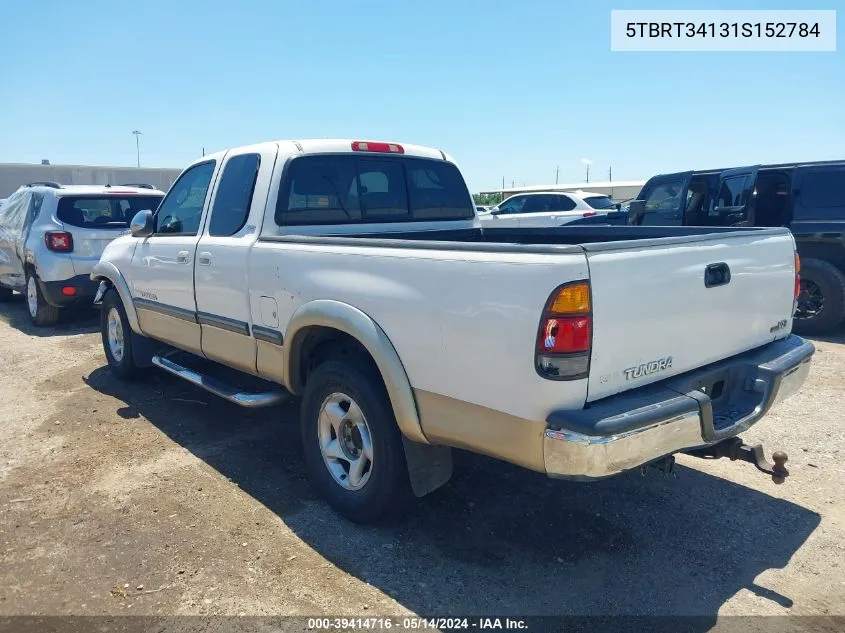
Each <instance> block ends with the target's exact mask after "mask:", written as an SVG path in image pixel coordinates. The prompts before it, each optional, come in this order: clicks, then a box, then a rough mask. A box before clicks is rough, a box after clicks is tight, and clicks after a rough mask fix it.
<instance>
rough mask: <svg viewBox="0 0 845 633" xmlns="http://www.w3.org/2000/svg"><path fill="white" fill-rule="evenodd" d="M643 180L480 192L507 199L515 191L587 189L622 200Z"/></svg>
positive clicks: (638, 190) (635, 189) (630, 194)
mask: <svg viewBox="0 0 845 633" xmlns="http://www.w3.org/2000/svg"><path fill="white" fill-rule="evenodd" d="M645 182H646V181H645V180H618V181H617V180H613V181H604V182H579V183H574V184H565V185H529V186H527V187H510V188H505V189H490V190H487V191H482V192H481V193H484V194H500V195H502V197H503V199H507V198H510V197H511V196H513V195H515V194H517V193H528V192H534V191H589V192H591V193H602V194H604V195H606V196H610V198H611V199H612V200H613V201H614V202H623V201H625V200H631V199H632V198H636V197H637V194H639V193H640V189H642V188H643V185H644V184H645Z"/></svg>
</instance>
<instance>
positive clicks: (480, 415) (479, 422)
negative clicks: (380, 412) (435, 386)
mask: <svg viewBox="0 0 845 633" xmlns="http://www.w3.org/2000/svg"><path fill="white" fill-rule="evenodd" d="M414 396H415V397H416V401H417V408H418V409H419V414H420V424H421V426H422V430H423V433H425V436H426V437H427V438H428V440H429V441H430V442H432V443H436V444H445V445H447V446H454V447H455V448H465V449H468V450H471V451H473V452H476V453H482V454H484V455H490V456H491V457H496V458H498V459H503V460H505V461H508V462H511V463H513V464H516V465H518V466H522V467H524V468H529V469H531V470H536V471H538V472H545V462H544V456H543V437H544V433H545V431H546V423H545V422H544V421H536V420H526V419H524V418H519V417H516V416H513V415H508V414H507V413H502V412H501V411H495V410H493V409H488V408H487V407H482V406H480V405H477V404H471V403H468V402H463V401H461V400H456V399H455V398H450V397H448V396H443V395H440V394H436V393H432V392H430V391H422V390H416V391H415V392H414Z"/></svg>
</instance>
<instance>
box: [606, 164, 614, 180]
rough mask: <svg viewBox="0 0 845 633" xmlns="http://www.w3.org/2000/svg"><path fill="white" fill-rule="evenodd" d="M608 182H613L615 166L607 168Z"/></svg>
mask: <svg viewBox="0 0 845 633" xmlns="http://www.w3.org/2000/svg"><path fill="white" fill-rule="evenodd" d="M607 182H613V167H608V168H607Z"/></svg>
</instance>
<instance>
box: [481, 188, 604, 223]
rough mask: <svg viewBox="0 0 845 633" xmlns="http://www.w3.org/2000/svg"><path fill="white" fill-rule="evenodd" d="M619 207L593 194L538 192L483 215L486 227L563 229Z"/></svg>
mask: <svg viewBox="0 0 845 633" xmlns="http://www.w3.org/2000/svg"><path fill="white" fill-rule="evenodd" d="M617 208H618V207H617V205H616V204H615V203H614V202H613V200H611V199H610V198H609V197H608V196H606V195H604V194H602V193H591V192H589V191H567V192H561V191H538V192H532V193H521V194H517V195H515V196H511V197H510V198H508V199H507V200H505V201H504V202H502V203H501V204H499V205H498V206H495V207H493V208H492V209H491V210H490V211H489V212H488V213H482V214H480V215H479V219H480V220H481V222H482V224H483V226H487V227H490V228H494V227H503V228H504V227H515V226H521V227H531V226H533V227H543V226H560V225H561V224H566V223H568V222H572V221H573V220H577V219H579V218H585V217H590V216H594V215H599V214H606V213H608V212H609V211H615V210H616V209H617Z"/></svg>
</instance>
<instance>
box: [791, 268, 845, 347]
mask: <svg viewBox="0 0 845 633" xmlns="http://www.w3.org/2000/svg"><path fill="white" fill-rule="evenodd" d="M800 275H801V295H800V296H799V297H798V309H797V310H796V313H795V320H794V321H793V325H792V329H793V331H795V332H796V333H798V334H827V333H829V332H831V331H832V330H833V329H834V328H836V327H837V326H839V325H840V324H841V323H842V322H843V320H845V274H842V271H841V270H839V269H838V268H837V267H836V266H834V265H833V264H831V263H830V262H826V261H824V260H822V259H802V260H801V272H800ZM819 300H820V301H821V303H819ZM803 315H806V316H803Z"/></svg>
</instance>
